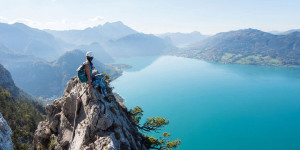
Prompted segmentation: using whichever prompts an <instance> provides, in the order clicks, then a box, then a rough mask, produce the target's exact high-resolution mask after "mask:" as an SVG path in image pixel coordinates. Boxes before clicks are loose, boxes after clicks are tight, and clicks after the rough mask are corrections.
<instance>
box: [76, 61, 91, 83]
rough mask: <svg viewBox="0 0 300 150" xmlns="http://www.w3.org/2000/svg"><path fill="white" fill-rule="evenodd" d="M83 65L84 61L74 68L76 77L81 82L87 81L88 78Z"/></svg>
mask: <svg viewBox="0 0 300 150" xmlns="http://www.w3.org/2000/svg"><path fill="white" fill-rule="evenodd" d="M85 65H86V63H82V64H81V65H80V66H79V67H78V69H77V70H76V71H77V73H78V78H79V80H80V82H82V83H83V82H87V80H88V78H87V75H86V72H85V69H84V67H85Z"/></svg>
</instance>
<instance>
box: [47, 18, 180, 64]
mask: <svg viewBox="0 0 300 150" xmlns="http://www.w3.org/2000/svg"><path fill="white" fill-rule="evenodd" d="M45 31H47V32H48V33H51V34H53V35H54V36H55V37H56V38H58V39H61V40H63V41H66V42H68V43H72V44H74V45H77V47H76V48H79V49H83V50H92V51H95V53H96V56H97V57H99V58H100V57H101V59H99V60H100V61H101V60H102V61H103V62H112V61H113V58H120V57H121V58H122V57H123V58H124V57H133V56H149V55H150V56H152V55H161V54H163V53H164V52H166V51H174V49H176V47H175V46H173V45H172V44H171V43H168V41H166V40H164V39H161V38H159V37H157V36H154V35H152V34H143V33H139V32H137V31H135V30H133V29H131V28H129V27H128V26H126V25H124V24H123V23H122V22H120V21H118V22H112V23H105V24H104V25H99V26H96V27H93V28H87V29H84V30H67V31H54V30H45Z"/></svg>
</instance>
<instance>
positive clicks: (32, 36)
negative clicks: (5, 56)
mask: <svg viewBox="0 0 300 150" xmlns="http://www.w3.org/2000/svg"><path fill="white" fill-rule="evenodd" d="M0 33H1V34H0V48H1V47H2V48H1V49H2V50H1V51H4V50H5V49H6V50H5V52H6V53H21V54H26V55H34V56H36V57H40V58H43V59H47V60H53V59H55V58H57V57H58V56H59V55H61V54H63V53H64V51H65V50H66V49H68V48H70V47H71V45H70V44H67V43H66V42H64V41H62V40H59V39H57V38H55V37H54V36H52V35H51V34H49V33H47V32H45V31H42V30H38V29H34V28H30V27H28V26H26V25H24V24H22V23H15V24H5V23H0ZM4 47H5V48H4Z"/></svg>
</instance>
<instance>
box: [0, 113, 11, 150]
mask: <svg viewBox="0 0 300 150" xmlns="http://www.w3.org/2000/svg"><path fill="white" fill-rule="evenodd" d="M11 134H12V131H11V129H10V127H9V126H8V124H7V122H6V120H5V119H4V118H3V116H2V114H1V113H0V150H13V148H14V147H13V143H12V141H11Z"/></svg>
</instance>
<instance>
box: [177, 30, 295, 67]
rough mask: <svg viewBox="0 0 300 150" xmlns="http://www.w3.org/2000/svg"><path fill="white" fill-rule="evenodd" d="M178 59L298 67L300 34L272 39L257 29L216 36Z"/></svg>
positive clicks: (189, 49)
mask: <svg viewBox="0 0 300 150" xmlns="http://www.w3.org/2000/svg"><path fill="white" fill-rule="evenodd" d="M178 55H180V56H184V57H190V58H198V59H203V60H208V61H213V62H220V63H237V64H251V65H274V66H298V67H299V66H300V33H299V32H293V33H290V34H287V35H273V34H270V33H266V32H262V31H259V30H256V29H244V30H237V31H230V32H224V33H218V34H216V35H214V36H212V37H209V38H207V39H205V40H203V41H201V42H198V43H196V44H193V45H191V46H190V47H189V48H187V49H184V50H181V51H180V52H178Z"/></svg>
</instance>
